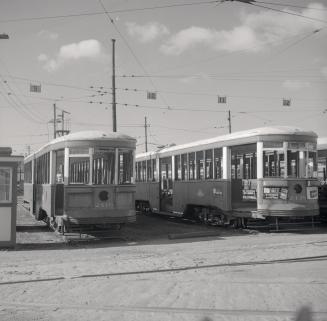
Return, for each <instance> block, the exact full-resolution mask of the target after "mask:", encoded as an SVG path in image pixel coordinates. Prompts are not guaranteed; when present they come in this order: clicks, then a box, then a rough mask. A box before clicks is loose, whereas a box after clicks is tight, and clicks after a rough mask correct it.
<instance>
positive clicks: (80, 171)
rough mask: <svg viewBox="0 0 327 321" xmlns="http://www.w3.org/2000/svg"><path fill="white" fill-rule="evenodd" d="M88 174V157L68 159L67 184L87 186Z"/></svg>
mask: <svg viewBox="0 0 327 321" xmlns="http://www.w3.org/2000/svg"><path fill="white" fill-rule="evenodd" d="M89 173H90V159H89V157H69V183H70V184H88V183H89Z"/></svg>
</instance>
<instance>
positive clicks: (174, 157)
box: [136, 126, 319, 228]
mask: <svg viewBox="0 0 327 321" xmlns="http://www.w3.org/2000/svg"><path fill="white" fill-rule="evenodd" d="M318 185H319V182H318V179H317V135H316V134H315V133H314V132H312V131H304V130H301V129H298V128H295V127H287V126H276V127H263V128H257V129H252V130H246V131H240V132H235V133H232V134H228V135H224V136H219V137H214V138H210V139H205V140H201V141H196V142H192V143H188V144H183V145H177V146H171V147H166V148H162V149H160V150H157V151H152V152H147V153H143V154H139V155H136V209H137V210H140V211H145V212H146V211H148V212H153V213H159V214H166V215H169V216H178V217H183V218H191V219H195V220H198V221H201V222H205V223H212V224H217V225H218V224H223V225H226V224H231V223H232V224H233V225H234V226H236V227H245V226H246V222H247V220H248V219H249V218H253V219H267V220H268V221H269V220H270V221H271V220H272V221H273V223H274V224H276V227H277V228H278V222H279V221H280V219H285V218H288V219H292V218H293V219H295V218H299V219H308V220H313V219H314V218H315V217H316V216H317V215H319V205H318Z"/></svg>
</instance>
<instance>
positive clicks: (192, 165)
mask: <svg viewBox="0 0 327 321" xmlns="http://www.w3.org/2000/svg"><path fill="white" fill-rule="evenodd" d="M188 167H189V169H188V175H189V176H188V177H189V180H193V179H195V153H189V154H188Z"/></svg>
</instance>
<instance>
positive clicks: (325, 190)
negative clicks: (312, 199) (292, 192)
mask: <svg viewBox="0 0 327 321" xmlns="http://www.w3.org/2000/svg"><path fill="white" fill-rule="evenodd" d="M326 169H327V137H323V138H318V179H319V181H320V186H319V208H320V220H321V221H322V222H324V223H326V222H327V173H326Z"/></svg>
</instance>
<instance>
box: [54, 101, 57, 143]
mask: <svg viewBox="0 0 327 321" xmlns="http://www.w3.org/2000/svg"><path fill="white" fill-rule="evenodd" d="M56 137H57V108H56V104H53V138H56Z"/></svg>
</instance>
